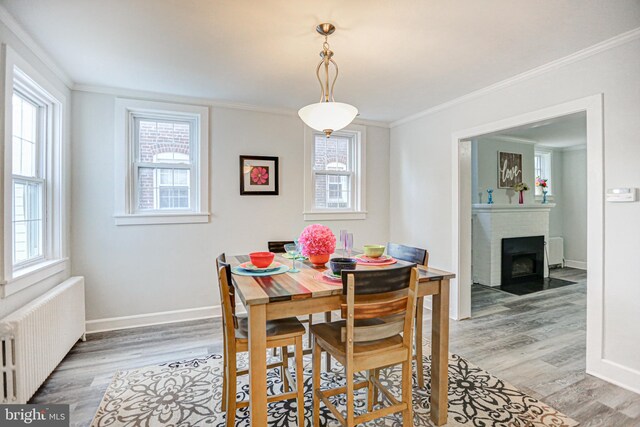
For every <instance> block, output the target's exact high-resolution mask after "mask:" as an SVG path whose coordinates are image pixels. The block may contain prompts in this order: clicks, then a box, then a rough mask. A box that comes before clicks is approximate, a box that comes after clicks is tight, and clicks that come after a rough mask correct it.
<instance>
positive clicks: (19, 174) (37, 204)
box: [11, 85, 47, 270]
mask: <svg viewBox="0 0 640 427" xmlns="http://www.w3.org/2000/svg"><path fill="white" fill-rule="evenodd" d="M21 89H22V88H21V87H20V85H15V86H14V92H13V99H12V102H11V103H12V110H13V118H12V122H13V123H12V124H13V125H12V128H11V133H12V169H11V174H12V185H13V200H12V210H13V212H12V234H13V236H12V246H13V268H14V270H15V269H20V267H23V266H25V265H28V264H32V263H35V262H38V261H41V260H42V259H43V258H44V244H45V235H44V229H45V206H44V205H45V203H44V198H45V191H46V187H45V175H44V162H43V158H44V157H45V156H44V153H45V151H44V148H45V141H44V139H45V135H46V127H45V117H46V108H47V106H46V104H45V103H42V102H40V100H39V99H38V98H36V97H34V96H32V95H31V94H29V93H28V92H27V91H26V90H24V91H23V90H21Z"/></svg>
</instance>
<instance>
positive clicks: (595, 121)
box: [451, 94, 617, 382]
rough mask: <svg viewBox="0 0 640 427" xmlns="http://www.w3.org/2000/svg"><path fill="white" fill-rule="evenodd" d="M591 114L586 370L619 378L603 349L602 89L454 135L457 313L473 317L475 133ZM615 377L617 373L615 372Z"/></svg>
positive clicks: (453, 298)
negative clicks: (472, 269)
mask: <svg viewBox="0 0 640 427" xmlns="http://www.w3.org/2000/svg"><path fill="white" fill-rule="evenodd" d="M579 112H586V116H587V170H588V171H589V174H588V176H587V271H588V272H589V279H588V281H587V373H590V374H593V375H595V376H598V377H601V378H604V379H606V380H608V381H611V382H617V381H616V380H615V375H612V374H613V373H612V372H610V371H611V369H609V367H608V366H607V361H606V360H605V359H604V354H603V349H604V347H603V326H604V306H603V304H604V202H603V194H604V134H603V95H602V94H597V95H592V96H588V97H585V98H580V99H576V100H573V101H569V102H566V103H563V104H559V105H554V106H551V107H547V108H544V109H541V110H537V111H533V112H529V113H525V114H521V115H518V116H515V117H510V118H507V119H503V120H499V121H495V122H492V123H487V124H484V125H481V126H477V127H474V128H471V129H464V130H460V131H457V132H454V133H453V135H452V150H453V155H452V214H453V218H455V219H456V220H454V222H453V230H452V236H453V239H452V240H453V242H452V251H453V253H452V260H453V266H454V271H456V272H457V276H458V279H457V286H452V288H451V308H452V313H453V317H454V318H456V319H458V320H459V319H465V318H469V317H471V284H472V283H471V282H472V279H471V277H472V276H471V139H472V138H474V137H476V136H480V135H484V134H488V133H493V132H498V131H502V130H506V129H510V128H514V127H518V126H523V125H527V124H533V123H536V122H540V121H543V120H549V119H554V118H557V117H562V116H566V115H569V114H574V113H579ZM612 377H613V378H612Z"/></svg>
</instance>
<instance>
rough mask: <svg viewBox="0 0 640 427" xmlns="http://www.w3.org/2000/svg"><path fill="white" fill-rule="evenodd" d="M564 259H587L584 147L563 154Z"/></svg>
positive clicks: (585, 153) (584, 260)
mask: <svg viewBox="0 0 640 427" xmlns="http://www.w3.org/2000/svg"><path fill="white" fill-rule="evenodd" d="M561 197H562V203H563V207H564V209H563V210H562V217H563V218H562V236H563V237H564V258H565V260H567V261H578V262H583V263H586V262H587V150H586V149H581V150H570V151H564V152H563V153H562V195H561Z"/></svg>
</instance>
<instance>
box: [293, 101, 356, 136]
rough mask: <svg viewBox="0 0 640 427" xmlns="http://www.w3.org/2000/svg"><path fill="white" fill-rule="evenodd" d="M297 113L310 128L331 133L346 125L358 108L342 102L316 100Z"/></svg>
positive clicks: (354, 116)
mask: <svg viewBox="0 0 640 427" xmlns="http://www.w3.org/2000/svg"><path fill="white" fill-rule="evenodd" d="M298 115H299V116H300V118H301V119H302V121H303V122H305V123H306V124H307V126H309V127H310V128H311V129H315V130H317V131H320V132H324V133H325V134H327V135H331V133H332V132H333V131H336V130H340V129H342V128H344V127H346V126H348V125H349V123H351V122H352V121H353V119H355V118H356V116H357V115H358V109H357V108H356V107H354V106H353V105H349V104H345V103H343V102H335V101H329V102H318V103H316V104H310V105H307V106H306V107H302V108H301V109H300V111H298Z"/></svg>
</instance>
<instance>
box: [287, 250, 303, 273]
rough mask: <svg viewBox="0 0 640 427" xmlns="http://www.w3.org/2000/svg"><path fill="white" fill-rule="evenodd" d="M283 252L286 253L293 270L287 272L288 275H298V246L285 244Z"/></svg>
mask: <svg viewBox="0 0 640 427" xmlns="http://www.w3.org/2000/svg"><path fill="white" fill-rule="evenodd" d="M284 250H285V251H287V253H288V254H289V255H290V256H291V259H292V260H293V268H291V270H289V273H299V272H300V270H298V269H297V268H296V260H297V259H298V257H299V256H300V245H299V244H297V243H287V244H286V245H284Z"/></svg>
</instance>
